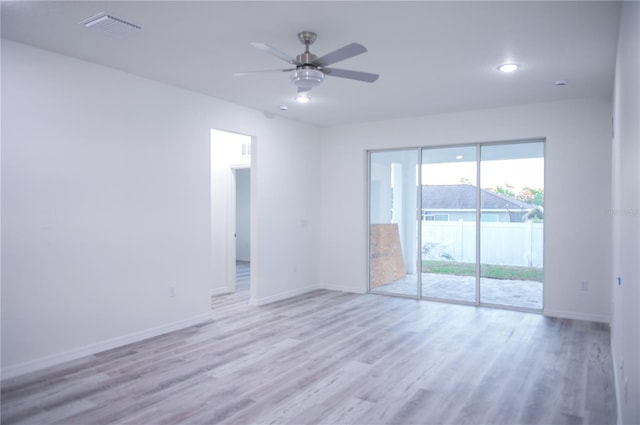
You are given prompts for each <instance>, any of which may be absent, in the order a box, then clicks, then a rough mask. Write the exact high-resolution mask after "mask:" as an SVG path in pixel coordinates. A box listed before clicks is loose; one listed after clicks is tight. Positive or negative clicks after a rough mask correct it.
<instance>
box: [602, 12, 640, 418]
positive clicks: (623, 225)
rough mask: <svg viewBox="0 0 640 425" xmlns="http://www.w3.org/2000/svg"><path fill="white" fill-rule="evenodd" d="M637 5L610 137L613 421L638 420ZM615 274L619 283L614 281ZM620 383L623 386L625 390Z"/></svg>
mask: <svg viewBox="0 0 640 425" xmlns="http://www.w3.org/2000/svg"><path fill="white" fill-rule="evenodd" d="M639 63H640V3H638V2H624V4H623V5H622V12H621V23H620V37H619V39H618V55H617V61H616V84H615V96H614V97H615V100H614V140H613V174H612V175H613V190H612V193H613V202H612V209H611V214H610V218H609V221H610V223H612V228H613V275H612V277H611V279H610V282H611V287H612V288H613V317H612V323H611V328H612V339H611V346H612V353H613V360H614V365H615V376H616V393H617V397H618V422H619V423H624V424H639V423H640V309H639V308H638V306H639V305H640V124H639V117H640V105H639V104H638V103H639V99H640V81H639V80H640V65H639ZM617 277H620V278H621V285H617ZM625 387H626V388H625Z"/></svg>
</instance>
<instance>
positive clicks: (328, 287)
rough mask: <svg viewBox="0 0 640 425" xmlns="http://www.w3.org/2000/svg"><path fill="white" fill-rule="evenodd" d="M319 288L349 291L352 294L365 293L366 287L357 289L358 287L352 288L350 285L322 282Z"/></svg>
mask: <svg viewBox="0 0 640 425" xmlns="http://www.w3.org/2000/svg"><path fill="white" fill-rule="evenodd" d="M320 288H322V289H327V290H329V291H340V292H349V293H352V294H366V293H367V291H366V289H362V290H358V289H354V288H353V287H351V286H341V285H331V284H324V285H320Z"/></svg>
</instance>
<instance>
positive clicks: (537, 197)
mask: <svg viewBox="0 0 640 425" xmlns="http://www.w3.org/2000/svg"><path fill="white" fill-rule="evenodd" d="M516 199H519V200H520V201H523V202H526V203H528V204H532V205H539V206H544V190H543V189H534V188H532V187H524V188H522V190H521V191H520V193H518V196H517V197H516Z"/></svg>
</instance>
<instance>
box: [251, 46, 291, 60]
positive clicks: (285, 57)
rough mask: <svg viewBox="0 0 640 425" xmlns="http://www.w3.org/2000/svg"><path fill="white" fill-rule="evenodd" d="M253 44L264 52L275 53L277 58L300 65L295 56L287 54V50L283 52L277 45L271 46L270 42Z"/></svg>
mask: <svg viewBox="0 0 640 425" xmlns="http://www.w3.org/2000/svg"><path fill="white" fill-rule="evenodd" d="M251 45H252V46H253V47H255V48H256V49H259V50H262V51H263V52H266V53H269V54H270V55H273V56H275V57H277V58H280V59H282V60H283V61H285V62H289V63H290V64H293V65H299V64H298V63H297V61H296V59H295V58H294V57H293V56H290V55H288V54H286V53H285V52H282V51H280V50H278V49H276V48H275V47H271V46H269V45H268V44H265V43H251Z"/></svg>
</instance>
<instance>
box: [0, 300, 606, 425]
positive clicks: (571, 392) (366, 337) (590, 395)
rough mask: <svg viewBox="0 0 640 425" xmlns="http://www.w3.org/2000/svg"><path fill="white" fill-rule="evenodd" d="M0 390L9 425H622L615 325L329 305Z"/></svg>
mask: <svg viewBox="0 0 640 425" xmlns="http://www.w3.org/2000/svg"><path fill="white" fill-rule="evenodd" d="M247 300H248V295H247V293H246V290H245V291H238V292H237V293H235V294H231V295H225V296H217V297H214V299H213V300H212V306H213V313H212V319H213V320H212V321H211V322H209V323H206V324H204V325H201V326H196V327H191V328H188V329H185V330H182V331H177V332H173V333H170V334H167V335H163V336H159V337H156V338H153V339H150V340H146V341H142V342H139V343H136V344H132V345H129V346H126V347H122V348H118V349H114V350H111V351H108V352H105V353H101V354H98V355H94V356H89V357H86V358H83V359H80V360H77V361H74V362H70V363H68V364H65V365H61V366H59V367H54V368H50V369H48V370H46V371H43V372H38V373H34V374H30V375H27V376H23V377H19V378H17V379H13V380H9V381H6V382H3V385H2V424H5V425H8V424H16V423H25V424H52V423H60V424H107V423H122V424H177V423H185V424H200V423H202V424H217V423H228V424H254V423H260V424H262V423H264V424H267V423H292V424H311V423H325V424H350V423H353V424H414V423H415V424H418V423H420V424H432V423H433V424H440V423H452V424H489V423H491V424H556V423H557V424H562V423H569V424H581V423H584V424H615V423H616V416H615V395H614V392H613V391H614V390H613V372H612V362H611V358H610V348H609V330H608V327H607V326H606V325H602V324H596V323H590V322H582V321H572V320H562V319H549V318H545V317H543V316H541V315H536V314H527V313H520V312H514V311H506V310H493V309H486V308H475V307H468V306H459V305H452V304H439V303H432V302H426V301H416V300H409V299H403V298H393V297H387V296H381V295H373V294H370V295H355V294H347V293H341V292H334V291H327V290H319V291H314V292H312V293H309V294H306V295H303V296H299V297H295V298H292V299H288V300H285V301H281V302H277V303H274V304H269V305H266V306H262V307H255V306H249V305H247Z"/></svg>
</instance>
